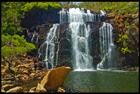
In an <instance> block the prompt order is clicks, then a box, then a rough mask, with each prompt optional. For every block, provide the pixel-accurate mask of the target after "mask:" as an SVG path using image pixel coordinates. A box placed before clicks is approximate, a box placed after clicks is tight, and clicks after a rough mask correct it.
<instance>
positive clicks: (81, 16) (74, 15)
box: [60, 8, 99, 24]
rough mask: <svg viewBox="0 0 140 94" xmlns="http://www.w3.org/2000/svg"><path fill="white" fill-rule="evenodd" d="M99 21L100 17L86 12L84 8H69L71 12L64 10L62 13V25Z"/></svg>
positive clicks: (88, 11)
mask: <svg viewBox="0 0 140 94" xmlns="http://www.w3.org/2000/svg"><path fill="white" fill-rule="evenodd" d="M96 17H98V19H97V18H96ZM95 21H99V16H98V15H95V14H93V13H91V11H90V10H87V13H85V12H84V9H83V8H81V9H80V8H69V11H67V10H65V9H62V10H61V11H60V24H63V23H72V22H95Z"/></svg>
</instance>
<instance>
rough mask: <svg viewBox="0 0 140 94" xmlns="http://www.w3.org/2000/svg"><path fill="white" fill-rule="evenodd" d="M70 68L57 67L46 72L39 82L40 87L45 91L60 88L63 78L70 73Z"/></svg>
mask: <svg viewBox="0 0 140 94" xmlns="http://www.w3.org/2000/svg"><path fill="white" fill-rule="evenodd" d="M70 69H71V68H70V67H64V66H62V67H58V68H55V69H51V70H49V71H48V73H47V75H46V76H45V77H44V78H43V79H42V80H41V85H42V86H43V87H44V88H45V89H46V90H53V89H57V88H58V87H60V86H62V85H63V83H64V80H65V78H66V77H67V76H68V74H69V72H70Z"/></svg>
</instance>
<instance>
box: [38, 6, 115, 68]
mask: <svg viewBox="0 0 140 94" xmlns="http://www.w3.org/2000/svg"><path fill="white" fill-rule="evenodd" d="M100 12H101V14H100V15H95V14H94V13H91V11H90V10H87V11H86V12H85V10H84V9H83V8H81V9H80V8H69V10H66V9H62V10H61V11H60V12H59V13H60V24H53V27H52V28H50V30H49V32H48V33H47V36H46V40H45V42H44V43H43V44H42V45H41V46H40V48H39V49H38V54H39V57H40V56H41V55H42V58H43V60H44V62H45V64H46V67H47V69H51V68H55V67H56V65H57V63H58V53H59V41H58V39H59V32H57V27H58V26H59V25H62V24H65V23H67V24H68V28H67V30H69V32H70V33H71V44H72V52H71V56H72V59H71V63H72V65H73V69H74V70H87V69H88V70H89V69H90V70H93V69H94V66H93V63H94V62H93V57H92V56H91V50H90V45H91V41H90V33H91V30H90V24H87V22H96V21H100V17H101V16H105V14H106V13H105V11H102V10H101V11H100ZM112 29H113V27H112V26H111V24H108V23H105V22H103V26H102V27H101V28H100V29H99V42H100V52H101V62H100V63H99V64H97V69H108V68H114V67H115V66H116V65H115V57H116V56H115V54H116V52H115V49H116V47H115V45H114V43H113V40H112ZM56 46H57V48H56ZM43 53H44V54H43ZM48 64H50V65H48ZM50 66H51V67H50Z"/></svg>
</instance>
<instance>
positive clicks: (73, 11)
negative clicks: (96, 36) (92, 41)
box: [60, 8, 96, 70]
mask: <svg viewBox="0 0 140 94" xmlns="http://www.w3.org/2000/svg"><path fill="white" fill-rule="evenodd" d="M95 17H96V15H94V14H92V13H91V12H90V10H87V13H85V12H84V9H83V8H82V9H79V8H70V9H69V11H66V10H64V9H62V11H61V12H60V23H61V24H62V23H69V30H70V32H71V42H72V64H73V69H75V70H77V69H82V70H83V69H93V58H92V56H91V55H90V50H89V33H90V25H86V23H85V22H88V21H92V22H93V21H96V19H95ZM63 19H64V20H63Z"/></svg>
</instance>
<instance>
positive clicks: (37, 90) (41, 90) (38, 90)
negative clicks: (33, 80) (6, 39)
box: [36, 83, 47, 93]
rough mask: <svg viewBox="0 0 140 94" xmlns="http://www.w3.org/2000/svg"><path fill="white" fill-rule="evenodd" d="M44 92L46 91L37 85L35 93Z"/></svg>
mask: <svg viewBox="0 0 140 94" xmlns="http://www.w3.org/2000/svg"><path fill="white" fill-rule="evenodd" d="M45 92H47V91H46V89H45V88H44V87H43V86H42V85H40V84H39V83H38V85H37V88H36V93H45Z"/></svg>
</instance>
